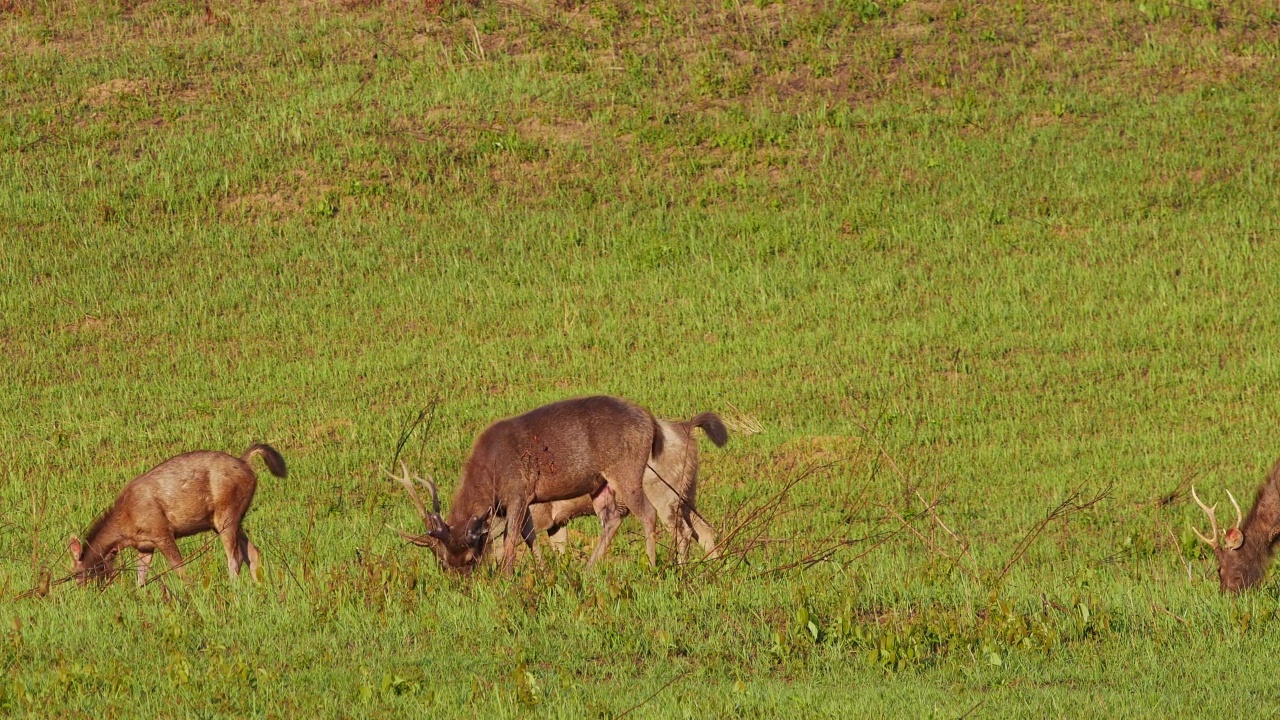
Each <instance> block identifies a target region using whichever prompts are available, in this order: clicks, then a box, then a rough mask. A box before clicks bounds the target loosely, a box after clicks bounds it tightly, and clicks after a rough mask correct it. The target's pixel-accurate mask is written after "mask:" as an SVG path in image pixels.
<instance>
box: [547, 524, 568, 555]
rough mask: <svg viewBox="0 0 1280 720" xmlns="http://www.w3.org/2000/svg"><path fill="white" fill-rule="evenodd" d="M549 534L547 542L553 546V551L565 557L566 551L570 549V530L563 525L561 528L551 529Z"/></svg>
mask: <svg viewBox="0 0 1280 720" xmlns="http://www.w3.org/2000/svg"><path fill="white" fill-rule="evenodd" d="M549 530H551V531H550V532H548V533H547V542H548V543H550V544H551V549H552V550H555V551H556V552H557V553H559V554H561V555H563V554H564V551H565V550H567V549H568V548H569V528H567V527H565V526H564V525H561V526H560V527H557V528H554V529H551V528H549Z"/></svg>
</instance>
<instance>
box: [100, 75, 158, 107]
mask: <svg viewBox="0 0 1280 720" xmlns="http://www.w3.org/2000/svg"><path fill="white" fill-rule="evenodd" d="M150 87H151V84H150V83H149V82H148V81H146V80H128V79H126V78H116V79H115V80H108V81H106V82H104V83H102V84H101V85H94V86H93V87H91V88H87V89H86V90H85V91H84V101H85V102H86V103H88V105H89V107H92V108H100V107H104V106H106V105H109V104H110V103H112V102H114V101H115V100H116V98H119V97H121V96H124V95H142V94H144V93H145V92H147V90H149V89H150Z"/></svg>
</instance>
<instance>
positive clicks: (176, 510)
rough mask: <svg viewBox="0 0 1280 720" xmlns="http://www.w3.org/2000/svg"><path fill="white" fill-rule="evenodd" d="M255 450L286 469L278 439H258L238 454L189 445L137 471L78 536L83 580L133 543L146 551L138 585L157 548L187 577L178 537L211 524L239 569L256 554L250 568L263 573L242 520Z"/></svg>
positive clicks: (103, 571)
mask: <svg viewBox="0 0 1280 720" xmlns="http://www.w3.org/2000/svg"><path fill="white" fill-rule="evenodd" d="M254 455H261V456H262V458H263V460H265V461H266V464H267V469H268V470H270V471H271V474H273V475H275V476H276V477H281V478H282V477H285V474H286V473H287V470H286V468H285V464H284V458H282V457H280V453H278V452H276V451H275V449H274V448H272V447H271V446H270V445H253V446H252V447H250V448H249V449H248V450H245V452H244V454H243V455H241V456H240V457H238V458H237V457H234V456H232V455H228V454H227V453H223V452H214V451H209V450H201V451H197V452H189V453H184V454H182V455H178V456H176V457H173V458H170V459H168V460H166V461H164V462H162V463H160V464H159V465H157V466H156V467H154V468H152V469H151V470H149V471H147V472H145V473H143V474H142V475H139V476H138V477H136V478H134V479H133V480H132V481H130V482H129V484H128V485H126V486H125V487H124V490H122V491H120V495H119V496H117V497H116V501H115V502H114V503H113V504H112V505H111V507H110V508H108V509H107V511H106V512H104V513H103V514H102V515H100V516H99V517H98V519H97V520H95V521H94V522H93V524H92V525H91V526H90V527H89V530H88V531H86V532H85V536H84V541H83V542H82V541H81V540H80V539H79V538H77V537H75V536H74V535H73V536H72V537H71V539H70V541H69V543H68V549H69V550H70V551H71V559H72V562H73V565H72V570H71V572H72V575H74V576H75V578H76V581H77V582H79V583H80V584H82V585H83V584H84V583H85V581H86V580H88V579H90V578H94V579H97V578H102V577H104V576H107V575H108V574H110V573H111V566H112V561H113V560H114V559H115V556H116V555H117V554H118V553H119V552H120V551H121V550H123V549H125V548H134V549H136V550H137V551H138V585H142V584H143V583H144V582H145V581H146V578H147V571H148V570H149V569H150V567H151V560H152V556H153V554H154V553H155V551H156V550H159V551H160V553H161V554H162V555H164V556H165V559H166V560H168V561H169V566H170V567H171V568H173V569H175V570H176V571H177V572H178V575H179V576H180V577H182V578H183V579H184V580H185V579H186V571H185V570H184V569H183V565H182V554H181V553H180V552H179V551H178V545H177V543H176V542H175V540H176V539H177V538H182V537H186V536H188V535H195V534H197V533H202V532H206V531H210V530H211V531H213V532H215V533H217V534H218V535H219V536H220V537H221V538H222V546H223V549H224V550H225V551H226V555H227V571H228V572H229V573H230V574H231V577H232V578H235V577H236V576H238V575H239V574H240V567H241V566H242V565H243V564H244V563H245V562H248V563H249V574H250V575H252V576H253V579H254V580H257V579H258V567H259V562H260V557H261V554H260V553H259V552H258V548H257V547H256V546H254V544H253V543H251V542H249V537H248V536H247V535H245V532H244V528H243V527H242V526H241V522H242V521H243V519H244V514H245V513H246V512H248V510H249V505H250V503H252V502H253V494H254V492H255V491H256V490H257V487H258V478H257V476H256V475H255V474H254V472H253V468H251V467H250V466H249V460H250V459H252V458H253V456H254Z"/></svg>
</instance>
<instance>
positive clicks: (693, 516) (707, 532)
mask: <svg viewBox="0 0 1280 720" xmlns="http://www.w3.org/2000/svg"><path fill="white" fill-rule="evenodd" d="M689 521H690V523H691V524H692V525H693V536H694V537H696V538H697V539H698V543H699V544H700V545H702V549H703V550H705V551H706V553H707V558H709V559H711V560H715V559H716V558H718V557H720V550H719V549H717V548H716V531H715V530H712V529H711V526H710V525H709V524H707V521H706V520H703V519H702V516H701V515H699V514H698V513H697V512H696V511H695V512H692V513H690V514H689Z"/></svg>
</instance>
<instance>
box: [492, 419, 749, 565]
mask: <svg viewBox="0 0 1280 720" xmlns="http://www.w3.org/2000/svg"><path fill="white" fill-rule="evenodd" d="M658 427H659V429H660V430H661V432H662V454H661V455H658V456H656V457H650V458H649V464H648V467H646V468H645V472H644V494H645V495H646V496H647V497H648V498H649V502H650V503H651V504H652V505H653V506H654V508H655V509H656V510H657V514H658V519H660V520H661V521H662V523H663V525H666V527H667V529H668V530H670V531H671V534H672V536H673V538H674V540H675V552H676V560H677V562H680V563H683V562H684V561H685V560H686V559H687V558H688V553H689V541H690V540H695V539H696V540H697V541H698V542H699V544H701V545H702V548H703V550H704V551H705V552H706V554H707V557H709V558H715V557H717V556H718V555H719V553H718V552H717V550H716V534H715V530H713V529H712V528H711V526H710V525H709V524H708V523H707V521H706V520H705V519H703V517H702V516H701V515H700V514H698V500H697V493H698V466H699V454H698V441H697V439H696V438H694V436H693V430H694V428H702V430H703V432H705V433H706V434H707V437H709V438H711V441H712V442H713V443H715V444H716V446H717V447H724V445H725V443H727V442H728V441H729V433H728V431H727V430H725V427H724V423H722V422H721V421H720V416H719V415H716V414H715V413H713V412H704V413H700V414H698V415H695V416H694V417H693V418H692V419H690V420H659V421H658ZM594 510H595V509H594V507H593V506H592V504H591V498H590V497H589V496H586V495H584V496H581V497H576V498H573V499H571V500H558V501H556V502H550V503H535V504H533V505H530V506H529V513H530V515H531V516H532V520H533V526H534V531H535V532H536V533H542V532H545V533H547V535H548V539H549V540H550V542H551V546H552V547H553V548H556V549H560V550H562V549H563V548H564V545H565V543H566V542H567V539H568V538H567V535H566V529H565V525H566V524H567V523H568V522H569V521H570V520H573V519H575V518H579V517H584V516H587V515H591V514H593V513H594ZM622 510H623V515H625V514H626V511H625V508H623V509H622ZM495 529H496V528H495ZM535 549H536V546H535Z"/></svg>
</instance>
